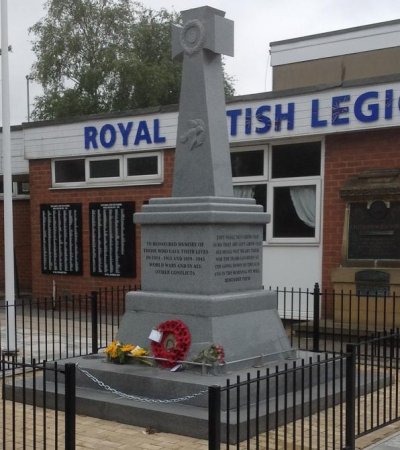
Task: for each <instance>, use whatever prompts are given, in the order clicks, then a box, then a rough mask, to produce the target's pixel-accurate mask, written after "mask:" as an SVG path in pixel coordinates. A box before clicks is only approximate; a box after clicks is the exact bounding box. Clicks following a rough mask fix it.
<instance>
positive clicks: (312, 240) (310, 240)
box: [267, 177, 322, 244]
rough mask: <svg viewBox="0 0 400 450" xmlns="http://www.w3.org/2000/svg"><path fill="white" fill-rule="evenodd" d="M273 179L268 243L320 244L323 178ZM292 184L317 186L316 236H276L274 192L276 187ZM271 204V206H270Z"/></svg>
mask: <svg viewBox="0 0 400 450" xmlns="http://www.w3.org/2000/svg"><path fill="white" fill-rule="evenodd" d="M276 180H277V179H274V180H273V181H272V180H271V181H270V182H269V186H268V187H269V188H268V189H267V212H268V213H269V214H271V222H270V223H269V224H268V226H267V243H268V244H319V242H320V235H321V206H322V205H321V184H322V183H321V180H317V179H310V178H309V177H298V178H290V179H289V178H284V179H279V181H276ZM291 186H315V235H314V237H295V236H293V237H274V222H273V214H274V206H275V205H274V192H275V188H282V187H291ZM268 205H270V207H268Z"/></svg>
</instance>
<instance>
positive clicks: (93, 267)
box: [89, 202, 135, 277]
mask: <svg viewBox="0 0 400 450" xmlns="http://www.w3.org/2000/svg"><path fill="white" fill-rule="evenodd" d="M133 213H134V204H133V203H129V202H119V203H90V205H89V217H90V219H89V222H90V272H91V275H93V276H105V277H132V276H134V275H135V254H134V242H135V239H134V225H133Z"/></svg>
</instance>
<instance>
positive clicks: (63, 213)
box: [40, 203, 82, 275]
mask: <svg viewBox="0 0 400 450" xmlns="http://www.w3.org/2000/svg"><path fill="white" fill-rule="evenodd" d="M40 226H41V243H42V273H52V274H63V275H66V274H68V275H82V205H81V204H78V203H69V204H59V205H48V204H43V205H40Z"/></svg>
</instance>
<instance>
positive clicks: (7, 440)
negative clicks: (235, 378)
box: [0, 401, 400, 450]
mask: <svg viewBox="0 0 400 450" xmlns="http://www.w3.org/2000/svg"><path fill="white" fill-rule="evenodd" d="M3 405H5V410H6V414H5V416H4V417H2V414H1V411H2V410H3V408H0V424H5V430H6V432H5V434H2V433H0V446H1V444H2V445H3V449H12V448H13V449H14V448H16V449H22V448H27V449H30V448H34V446H33V430H34V429H35V430H36V431H35V441H36V448H48V449H53V448H54V449H55V448H64V445H63V444H64V429H63V423H64V416H63V413H59V414H58V416H57V418H56V416H55V414H54V412H53V411H51V410H47V412H46V418H45V422H44V417H43V411H42V409H41V408H38V407H36V408H33V407H32V406H26V407H25V409H23V408H22V405H21V404H18V403H17V404H16V405H15V408H13V405H12V403H11V402H8V401H6V402H4V403H3ZM341 414H343V411H342V410H340V408H336V409H335V410H333V409H330V410H329V414H328V415H325V414H321V415H320V417H319V419H318V420H319V422H320V428H319V430H320V433H319V434H317V433H318V431H317V428H316V422H317V417H316V416H315V415H314V416H313V417H312V418H310V420H307V419H306V420H303V421H297V423H295V425H288V426H287V429H286V430H284V429H283V428H281V429H279V430H278V432H277V433H276V434H275V433H274V432H272V433H271V434H270V437H269V446H267V445H266V441H265V435H261V436H260V441H259V449H260V450H262V449H266V448H270V449H274V450H275V449H279V450H281V449H282V450H283V449H285V448H287V449H299V448H304V450H307V449H309V450H310V449H315V450H325V449H326V450H330V449H335V450H339V449H341V448H342V445H341V442H340V433H341V431H342V430H341V429H340V420H339V417H340V415H341ZM56 420H57V423H58V426H57V428H58V430H59V431H58V438H57V444H58V445H57V444H56V437H55V435H54V429H55V423H56ZM44 423H45V426H43V424H44ZM325 423H328V424H329V427H327V428H325ZM332 423H335V424H336V426H335V436H336V437H335V439H334V441H332V435H330V436H328V438H326V436H325V434H324V430H325V429H329V430H330V429H331V425H332ZM23 424H25V426H23ZM0 428H1V427H0ZM24 428H25V429H26V430H27V432H26V435H25V436H24V435H23V433H22V431H21V430H23V429H24ZM301 428H303V429H305V436H306V437H305V439H304V440H305V445H304V447H300V441H301V431H300V430H301ZM43 429H45V430H46V431H45V432H46V436H43ZM310 429H311V430H313V433H312V439H309V434H308V430H310ZM13 430H15V431H13ZM399 432H400V422H399V423H397V424H392V425H389V426H386V427H385V428H382V429H381V430H379V431H377V432H374V433H371V434H368V435H367V436H364V437H363V438H360V439H358V440H357V442H356V448H357V449H369V450H394V449H399V448H400V435H399ZM13 433H14V436H13ZM294 434H295V436H296V437H295V445H293V437H294ZM390 435H394V436H392V437H390V438H389V439H387V438H388V437H389V436H390ZM326 439H327V440H326ZM385 439H387V440H385ZM44 440H45V441H46V447H45V446H44V445H43V442H44ZM318 440H319V441H318ZM382 441H383V442H382ZM24 442H25V447H24ZM285 442H286V446H285ZM326 442H328V445H326V444H325V443H326ZM296 444H297V445H296ZM309 444H311V445H309ZM76 448H77V450H79V449H81V450H83V449H96V450H106V449H126V450H127V449H129V450H160V449H166V450H168V449H171V450H192V449H193V450H207V449H208V442H207V441H205V440H200V439H193V438H188V437H185V436H177V435H172V434H168V433H159V432H157V430H153V429H148V430H146V429H144V428H141V427H135V426H130V425H124V424H120V423H116V422H112V421H105V420H101V419H95V418H92V417H87V416H77V419H76ZM222 448H223V449H224V450H225V449H226V448H227V447H226V445H225V444H224V445H223V446H222ZM237 448H238V447H237V446H236V445H234V446H231V447H230V449H231V450H233V449H237ZM239 448H240V450H244V449H247V448H250V449H255V448H256V445H255V441H254V440H252V442H250V446H249V447H247V443H246V442H243V443H241V444H240V446H239Z"/></svg>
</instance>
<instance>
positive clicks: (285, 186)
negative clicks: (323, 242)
mask: <svg viewBox="0 0 400 450" xmlns="http://www.w3.org/2000/svg"><path fill="white" fill-rule="evenodd" d="M321 155H322V153H321V142H301V143H293V144H279V145H273V146H271V147H269V146H258V147H249V148H240V149H237V150H236V149H233V150H232V152H231V162H232V177H233V184H234V187H233V191H234V195H235V197H242V198H254V199H255V200H256V203H257V204H259V205H262V206H263V208H264V210H265V211H267V212H269V213H270V214H271V222H270V223H269V224H268V225H267V227H266V232H265V233H264V240H266V241H267V242H268V243H270V244H287V243H293V244H314V245H315V243H318V242H319V229H320V202H321V200H320V199H321V161H322V157H321ZM269 168H270V170H269Z"/></svg>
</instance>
